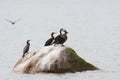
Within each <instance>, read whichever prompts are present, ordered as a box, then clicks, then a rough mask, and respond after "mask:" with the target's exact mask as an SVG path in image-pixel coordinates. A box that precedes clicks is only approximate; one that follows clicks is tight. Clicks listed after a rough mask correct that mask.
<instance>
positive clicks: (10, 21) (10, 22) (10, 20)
mask: <svg viewBox="0 0 120 80" xmlns="http://www.w3.org/2000/svg"><path fill="white" fill-rule="evenodd" d="M5 20H6V21H8V22H10V23H14V22H13V21H11V20H9V19H5Z"/></svg>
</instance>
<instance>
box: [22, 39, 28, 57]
mask: <svg viewBox="0 0 120 80" xmlns="http://www.w3.org/2000/svg"><path fill="white" fill-rule="evenodd" d="M29 41H30V40H27V42H26V43H27V44H26V46H25V47H24V49H23V56H22V57H24V56H25V55H26V53H27V52H28V51H29V48H30V43H29Z"/></svg>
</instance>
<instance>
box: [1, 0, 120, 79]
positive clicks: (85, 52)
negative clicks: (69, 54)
mask: <svg viewBox="0 0 120 80" xmlns="http://www.w3.org/2000/svg"><path fill="white" fill-rule="evenodd" d="M119 4H120V1H119V0H111V1H108V0H101V1H99V0H91V1H89V0H80V1H79V0H66V1H65V0H58V1H56V0H51V1H49V0H44V1H41V0H29V1H28V0H11V1H8V0H1V1H0V44H1V45H0V55H1V56H0V77H1V78H0V80H16V79H20V80H28V79H29V80H30V79H31V80H36V79H42V80H48V79H50V80H96V79H97V80H119V79H120V76H119V74H120V63H119V60H120V54H119V53H120V35H119V34H120V22H119V21H120V10H119V9H120V5H119ZM5 18H7V19H10V20H13V21H14V20H17V19H20V21H18V22H17V23H16V24H15V25H12V24H10V23H9V22H7V21H6V20H5ZM61 27H63V28H65V29H67V30H68V32H69V33H68V40H67V42H66V43H65V45H67V46H69V47H72V48H73V49H74V50H75V51H76V52H77V53H78V55H79V56H81V57H82V58H84V59H85V60H86V61H88V62H90V63H92V64H93V65H95V66H97V67H98V68H100V69H101V70H98V71H86V72H76V73H65V74H51V73H40V74H20V73H13V72H11V70H12V68H13V66H14V64H15V63H16V62H17V60H18V59H19V58H20V57H21V56H22V50H23V47H24V46H25V43H26V40H28V39H30V40H31V47H30V51H32V50H35V49H38V48H40V47H42V46H43V45H44V43H45V41H46V40H47V39H48V38H50V33H51V32H53V31H56V32H58V31H59V29H60V28H61Z"/></svg>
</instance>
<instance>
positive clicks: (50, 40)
mask: <svg viewBox="0 0 120 80" xmlns="http://www.w3.org/2000/svg"><path fill="white" fill-rule="evenodd" d="M54 34H55V32H52V33H51V38H50V39H48V40H47V41H46V42H45V45H44V46H49V45H51V44H52V42H53V40H54V36H53V35H54Z"/></svg>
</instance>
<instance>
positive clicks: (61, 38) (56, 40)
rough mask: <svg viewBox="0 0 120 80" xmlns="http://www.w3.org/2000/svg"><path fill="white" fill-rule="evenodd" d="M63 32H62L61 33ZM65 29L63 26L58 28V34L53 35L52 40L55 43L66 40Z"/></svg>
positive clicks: (61, 42)
mask: <svg viewBox="0 0 120 80" xmlns="http://www.w3.org/2000/svg"><path fill="white" fill-rule="evenodd" d="M62 32H64V34H63V33H62ZM67 33H68V32H67V31H66V30H64V29H63V28H61V29H60V34H59V35H58V36H57V37H55V39H54V42H53V43H55V44H62V45H63V43H64V42H65V41H66V40H67Z"/></svg>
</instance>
